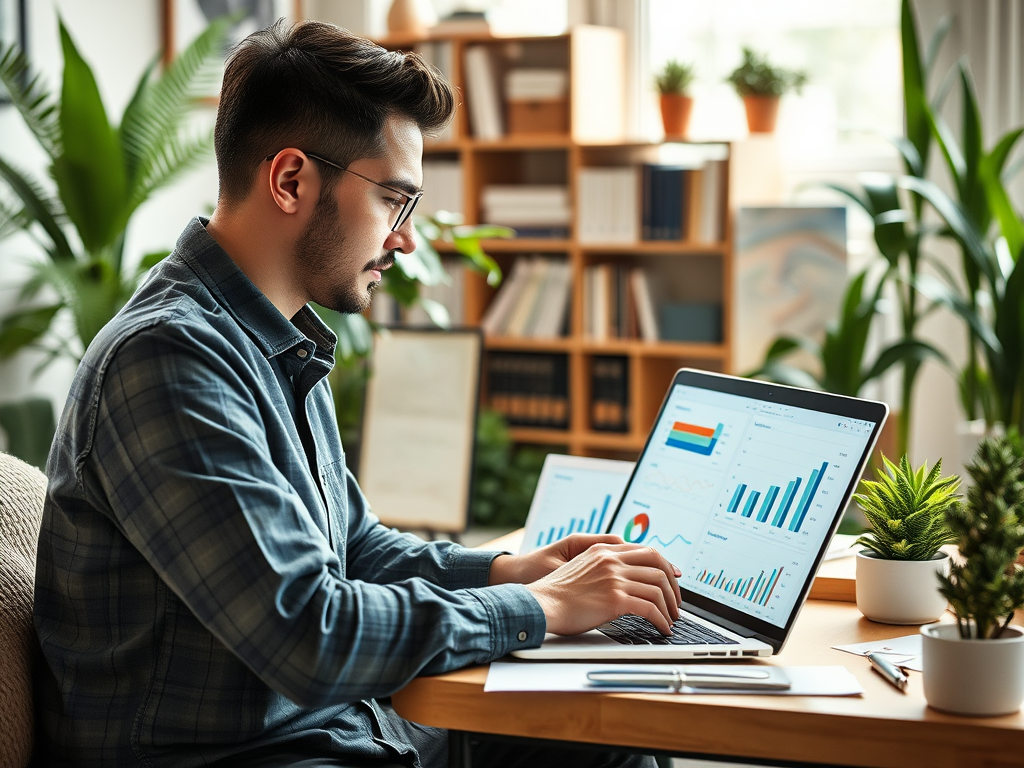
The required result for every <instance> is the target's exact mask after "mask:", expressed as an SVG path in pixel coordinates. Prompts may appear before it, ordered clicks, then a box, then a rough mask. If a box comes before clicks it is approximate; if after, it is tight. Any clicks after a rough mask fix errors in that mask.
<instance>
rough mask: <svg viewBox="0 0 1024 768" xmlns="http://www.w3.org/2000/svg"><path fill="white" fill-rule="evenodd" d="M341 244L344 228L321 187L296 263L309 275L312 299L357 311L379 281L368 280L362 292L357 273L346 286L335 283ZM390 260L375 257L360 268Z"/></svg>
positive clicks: (340, 309) (297, 247)
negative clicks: (369, 281)
mask: <svg viewBox="0 0 1024 768" xmlns="http://www.w3.org/2000/svg"><path fill="white" fill-rule="evenodd" d="M344 246H345V228H344V227H343V226H342V224H341V221H340V220H339V218H338V211H337V208H336V207H335V203H334V200H333V196H332V195H331V194H330V193H325V191H324V190H321V193H320V197H319V198H318V199H317V201H316V208H314V209H313V215H312V217H310V220H309V224H308V225H307V226H306V229H305V231H304V232H303V233H302V235H301V237H299V239H298V242H296V244H295V260H296V264H297V265H298V267H299V268H300V269H301V270H302V271H303V272H304V273H305V274H306V275H307V276H308V278H307V279H308V283H309V288H310V290H309V293H310V295H311V296H312V297H313V301H315V302H316V303H317V304H319V305H320V306H323V307H327V309H333V310H334V311H335V312H341V313H343V314H349V315H351V314H358V313H360V312H362V311H363V310H365V309H366V308H367V307H368V306H370V299H371V298H372V296H373V293H374V291H376V290H377V288H378V287H380V283H379V282H378V281H373V282H371V283H370V284H369V285H368V286H367V288H366V292H365V293H364V292H363V291H362V290H361V289H360V287H359V281H358V277H359V276H358V275H353V276H351V279H350V281H349V285H348V286H347V287H345V286H343V285H341V284H339V283H338V280H337V278H338V274H339V271H338V265H339V262H343V260H344V257H343V255H342V254H343V253H344ZM393 261H394V259H393V255H392V254H391V253H389V254H388V255H387V256H385V257H384V258H383V259H374V260H373V261H372V262H370V263H369V264H367V265H366V267H364V268H363V271H364V272H365V271H366V270H367V269H370V268H379V267H380V266H381V265H383V264H390V263H393Z"/></svg>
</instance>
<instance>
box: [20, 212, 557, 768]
mask: <svg viewBox="0 0 1024 768" xmlns="http://www.w3.org/2000/svg"><path fill="white" fill-rule="evenodd" d="M204 224H205V222H204V221H202V220H200V219H195V220H193V221H192V223H191V224H190V225H189V227H188V228H187V229H186V230H185V232H184V233H183V234H182V236H181V238H180V239H179V241H178V244H177V247H176V249H175V252H174V253H173V254H172V255H171V256H170V257H168V258H167V259H166V260H165V261H164V262H163V263H162V264H161V265H160V266H159V267H157V269H156V270H155V271H154V274H153V275H152V276H151V277H150V279H149V280H148V281H147V282H146V283H145V285H144V286H142V288H140V290H139V291H138V292H137V293H136V295H135V296H134V297H133V298H132V299H131V301H130V302H129V303H128V305H127V306H126V307H125V308H124V310H123V311H122V312H121V313H120V314H119V315H118V316H117V317H116V318H115V319H114V320H113V321H112V322H111V323H110V324H109V325H107V327H106V328H104V329H103V331H102V332H101V333H100V335H99V336H98V337H97V338H96V340H95V341H94V342H93V344H91V345H90V347H89V350H88V352H87V353H86V355H85V359H84V360H83V361H82V364H81V366H80V367H79V369H78V373H77V374H76V376H75V379H74V383H73V384H72V387H71V392H70V395H69V396H68V401H67V404H66V407H65V409H64V414H63V416H62V418H61V421H60V425H59V427H58V431H57V437H56V439H55V441H54V448H53V450H52V452H51V455H50V460H49V464H48V466H47V474H48V476H49V479H50V486H49V492H48V498H47V501H46V508H45V512H44V516H43V526H42V532H41V534H40V539H39V555H38V563H37V574H36V598H35V621H36V630H37V633H38V636H39V640H40V643H41V644H42V650H43V657H44V662H45V663H44V665H43V666H42V668H41V670H40V681H39V683H38V684H37V691H38V694H37V695H38V698H39V713H40V714H39V718H40V719H39V723H38V725H39V729H40V739H39V749H40V750H41V751H42V752H43V753H44V757H45V759H46V760H48V761H49V762H52V763H54V764H61V763H74V764H75V765H83V766H84V765H90V766H91V765H95V766H99V765H104V766H110V765H129V764H132V765H134V764H139V765H147V766H171V765H173V766H190V765H202V764H205V763H207V762H210V761H212V760H217V759H220V758H224V757H229V756H231V755H237V754H240V753H242V752H243V751H246V750H249V749H253V748H257V747H265V746H268V745H278V744H280V745H281V746H282V748H283V749H293V750H302V749H311V750H320V751H323V752H327V753H331V752H336V753H338V754H339V755H353V756H365V757H384V758H386V757H390V758H392V759H393V758H394V757H395V755H396V754H406V755H408V759H410V760H413V759H415V758H416V755H415V753H414V751H413V750H412V748H411V747H410V745H408V744H403V743H401V741H400V739H399V738H398V736H397V735H396V734H395V733H394V732H393V730H392V729H390V728H389V727H388V723H387V721H386V719H385V718H383V717H382V716H381V712H380V710H379V709H378V708H377V704H376V702H374V701H373V698H375V697H381V696H386V695H388V694H390V693H392V692H393V691H395V690H397V689H399V688H401V687H402V686H403V685H405V684H406V683H407V682H408V681H409V680H411V679H412V678H413V677H415V676H417V675H423V674H436V673H440V672H445V671H448V670H452V669H455V668H458V667H462V666H465V665H467V664H473V663H480V662H486V661H489V660H491V659H494V658H497V657H499V656H502V655H504V654H506V653H508V652H509V651H511V650H514V649H517V648H524V647H531V646H534V645H537V644H538V643H539V642H540V640H541V639H542V638H543V635H544V628H545V622H544V616H543V613H542V612H541V610H540V607H539V606H538V604H537V602H536V601H535V600H534V599H533V597H532V595H530V593H529V592H528V591H527V590H526V588H525V587H523V586H521V585H502V586H496V587H487V586H486V584H487V578H488V572H489V569H490V564H491V561H492V559H493V558H494V557H495V556H496V553H494V552H490V553H485V552H476V551H471V550H467V549H464V548H463V547H460V546H458V545H455V544H450V543H443V542H439V543H425V542H422V541H420V540H419V539H417V538H415V537H413V536H410V535H408V534H399V533H397V532H395V531H393V530H389V529H387V528H385V527H384V526H382V525H380V523H379V522H378V521H377V519H376V518H375V517H374V515H373V514H372V512H371V511H370V509H369V505H368V504H367V501H366V499H365V498H364V497H363V495H362V493H361V492H360V490H359V487H358V485H357V484H356V481H355V479H354V478H353V477H352V475H351V473H350V472H349V471H348V470H347V469H346V466H345V454H344V451H343V450H342V446H341V442H340V440H339V438H338V430H337V425H336V422H335V416H334V412H333V405H332V400H331V392H330V388H329V386H328V383H327V380H326V378H325V377H326V375H327V373H328V372H329V371H330V369H331V366H332V364H333V352H334V344H335V341H336V340H335V337H334V336H333V334H332V333H331V332H330V330H329V329H328V328H327V327H326V326H325V325H324V324H323V323H322V322H321V321H320V320H319V318H317V317H316V315H315V314H314V313H313V312H312V311H311V310H310V309H309V308H308V307H306V308H303V309H302V311H300V312H299V313H298V314H297V315H296V316H295V317H294V318H292V320H291V321H289V320H287V319H285V318H284V317H283V316H282V315H281V314H280V313H279V312H278V311H277V309H275V308H274V306H273V305H272V304H271V303H270V301H269V300H268V299H267V298H266V297H265V296H264V295H263V294H262V293H261V292H260V291H259V290H258V289H257V288H256V287H255V286H254V285H253V284H252V283H251V282H250V281H249V280H248V278H246V276H245V275H244V274H243V273H242V272H241V271H240V270H239V269H238V267H237V266H236V265H235V264H234V262H233V261H231V259H230V258H229V257H228V255H227V254H226V253H225V252H224V251H223V250H222V249H221V248H220V247H219V246H218V245H217V244H216V242H215V241H214V240H213V239H212V238H211V237H210V235H209V234H207V232H206V229H205V226H204ZM438 396H439V397H440V396H443V393H438ZM396 482H401V479H400V478H396ZM521 638H525V639H521Z"/></svg>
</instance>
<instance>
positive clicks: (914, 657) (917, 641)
mask: <svg viewBox="0 0 1024 768" xmlns="http://www.w3.org/2000/svg"><path fill="white" fill-rule="evenodd" d="M832 647H833V648H835V649H836V650H837V651H845V652H846V653H853V654H856V655H857V656H863V655H864V654H865V653H871V652H874V653H884V654H885V655H886V657H887V658H888V659H889V661H891V662H892V663H893V664H895V665H896V666H897V667H903V668H904V669H911V670H913V671H915V672H920V671H921V635H920V634H916V635H904V636H903V637H891V638H889V639H888V640H872V641H871V642H869V643H851V644H850V645H833V646H832Z"/></svg>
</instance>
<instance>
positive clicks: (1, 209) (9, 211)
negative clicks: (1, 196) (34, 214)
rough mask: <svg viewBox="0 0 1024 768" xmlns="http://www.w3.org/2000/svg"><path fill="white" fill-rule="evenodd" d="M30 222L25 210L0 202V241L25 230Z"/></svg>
mask: <svg viewBox="0 0 1024 768" xmlns="http://www.w3.org/2000/svg"><path fill="white" fill-rule="evenodd" d="M31 221H32V219H31V217H30V216H29V215H28V213H27V212H26V211H25V208H24V207H23V206H22V207H19V206H13V205H10V204H9V203H7V202H5V201H3V200H0V240H4V239H5V238H8V237H10V236H11V235H13V234H14V233H15V232H20V231H21V230H23V229H25V227H27V226H28V225H29V223H30V222H31Z"/></svg>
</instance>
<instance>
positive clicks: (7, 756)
mask: <svg viewBox="0 0 1024 768" xmlns="http://www.w3.org/2000/svg"><path fill="white" fill-rule="evenodd" d="M45 494H46V476H45V475H44V474H43V473H42V472H40V471H39V470H38V469H36V468H35V467H31V466H29V465H28V464H26V463H25V462H23V461H21V460H19V459H16V458H14V457H13V456H9V455H7V454H6V453H0V734H3V735H2V737H0V766H2V767H3V768H7V767H8V766H10V767H11V768H23V766H27V765H28V764H29V760H30V759H31V756H32V740H33V730H32V663H33V656H34V654H35V653H36V647H37V645H36V637H35V630H34V629H33V626H32V584H33V581H34V579H35V573H36V541H37V539H38V538H39V524H40V520H41V519H42V514H43V498H44V496H45Z"/></svg>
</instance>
